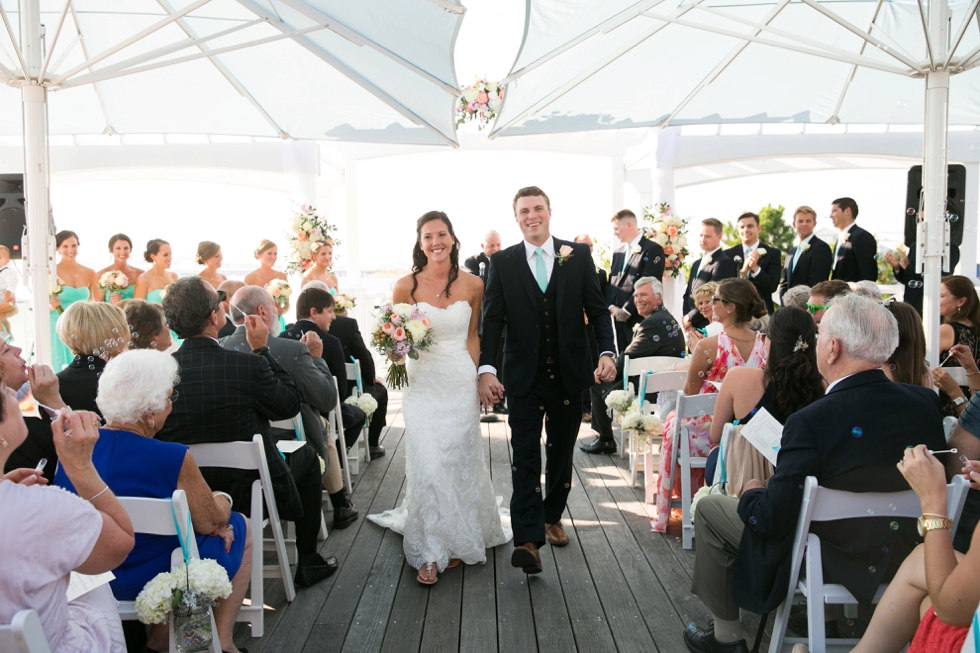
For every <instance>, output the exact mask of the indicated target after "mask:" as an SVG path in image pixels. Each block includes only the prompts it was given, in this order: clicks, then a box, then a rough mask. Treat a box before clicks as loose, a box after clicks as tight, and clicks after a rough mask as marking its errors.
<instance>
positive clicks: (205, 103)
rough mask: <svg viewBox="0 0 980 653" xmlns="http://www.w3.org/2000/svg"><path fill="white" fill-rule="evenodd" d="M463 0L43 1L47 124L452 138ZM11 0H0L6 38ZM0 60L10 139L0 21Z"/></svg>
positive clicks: (13, 117) (58, 130)
mask: <svg viewBox="0 0 980 653" xmlns="http://www.w3.org/2000/svg"><path fill="white" fill-rule="evenodd" d="M459 2H460V0H387V1H375V2H365V1H364V0H210V1H209V0H126V1H125V2H120V1H119V0H70V1H69V0H41V12H42V22H43V24H44V25H45V29H46V42H47V44H48V45H49V46H50V44H51V43H54V48H53V52H52V53H51V54H50V56H49V57H48V61H49V64H48V68H47V69H46V74H45V80H46V82H47V83H48V84H49V86H50V88H52V90H53V92H51V93H49V96H48V100H49V122H50V133H51V134H102V133H109V134H113V133H115V134H146V133H154V134H157V133H164V134H166V133H171V134H212V135H237V136H270V137H283V138H286V137H288V138H296V139H317V140H331V139H339V140H358V141H369V142H394V143H419V144H426V143H428V144H445V143H449V144H453V145H455V144H456V130H455V125H454V114H453V108H454V107H453V103H454V101H455V99H456V97H457V96H458V90H457V88H458V84H457V82H456V75H455V71H454V67H453V46H454V44H455V40H456V35H457V32H458V30H459V26H460V23H461V21H462V17H463V11H464V10H463V8H462V6H461V5H460V4H459ZM18 4H19V2H18V0H0V7H2V8H3V9H4V11H5V13H6V16H7V20H8V22H9V23H10V25H11V28H12V30H13V31H14V35H15V37H17V26H18V23H19V19H20V17H19V15H18ZM66 7H67V11H66V12H65V19H64V22H63V25H62V27H61V30H60V32H58V35H57V38H56V39H55V33H56V32H57V26H58V25H59V22H60V19H61V16H62V12H63V10H65V8H66ZM175 14H176V15H180V17H179V18H177V19H176V20H171V21H170V22H169V23H167V24H166V25H164V26H162V27H159V24H160V23H161V21H165V20H167V19H168V17H173V16H174V15H175ZM181 14H182V15H181ZM154 27H159V28H158V29H154ZM141 32H148V33H146V34H145V35H144V36H142V38H139V39H138V40H135V41H134V42H133V43H131V44H130V45H128V46H127V47H124V48H122V49H119V50H118V51H116V52H114V53H111V54H109V55H108V56H105V57H104V58H103V57H101V55H102V54H104V53H107V52H110V51H112V50H113V49H115V48H117V47H118V46H119V45H120V44H122V43H125V42H126V41H127V40H130V39H132V38H133V37H135V36H138V35H140V33H141ZM17 38H18V39H19V37H17ZM242 46H245V47H242ZM215 51H217V52H218V53H217V54H213V53H214V52H215ZM46 54H47V53H46ZM165 62H166V63H167V65H161V64H162V63H165ZM0 66H2V67H0V81H3V82H6V83H7V86H8V87H9V88H8V89H6V90H3V89H2V87H0V135H5V134H6V135H11V134H19V133H21V129H22V125H21V110H20V104H21V94H20V92H19V91H18V90H17V89H16V88H14V87H15V86H16V85H17V81H16V79H14V80H13V81H11V80H8V79H4V71H5V70H6V72H13V76H14V77H23V73H22V72H21V65H20V63H19V61H18V57H17V54H16V50H15V48H14V46H13V44H12V43H11V38H10V36H9V35H8V33H7V30H6V29H5V28H4V26H3V25H0ZM131 71H135V72H131ZM127 73H128V74H127Z"/></svg>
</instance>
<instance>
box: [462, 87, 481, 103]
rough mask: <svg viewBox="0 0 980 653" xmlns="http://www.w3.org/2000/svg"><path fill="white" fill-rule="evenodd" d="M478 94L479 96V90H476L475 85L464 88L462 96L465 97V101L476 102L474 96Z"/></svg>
mask: <svg viewBox="0 0 980 653" xmlns="http://www.w3.org/2000/svg"><path fill="white" fill-rule="evenodd" d="M479 96H480V91H479V90H477V89H476V88H475V87H474V88H468V89H466V92H465V93H464V94H463V97H465V98H466V101H467V102H476V98H477V97H479Z"/></svg>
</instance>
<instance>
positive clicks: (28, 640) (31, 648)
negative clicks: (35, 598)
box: [0, 610, 51, 653]
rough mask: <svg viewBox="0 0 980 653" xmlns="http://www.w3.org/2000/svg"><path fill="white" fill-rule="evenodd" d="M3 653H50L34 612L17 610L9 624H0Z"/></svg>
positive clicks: (0, 647)
mask: <svg viewBox="0 0 980 653" xmlns="http://www.w3.org/2000/svg"><path fill="white" fill-rule="evenodd" d="M0 651H2V652H3V653H51V647H50V646H48V638H47V637H46V636H45V635H44V630H43V629H42V628H41V619H40V618H39V617H38V616H37V612H35V611H34V610H19V611H18V612H17V614H15V615H14V618H13V619H12V620H11V621H10V623H9V624H0Z"/></svg>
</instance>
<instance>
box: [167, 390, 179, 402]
mask: <svg viewBox="0 0 980 653" xmlns="http://www.w3.org/2000/svg"><path fill="white" fill-rule="evenodd" d="M179 396H180V395H179V394H177V391H176V390H173V391H172V392H171V393H170V396H169V397H167V401H169V402H170V403H174V402H175V401H177V397H179Z"/></svg>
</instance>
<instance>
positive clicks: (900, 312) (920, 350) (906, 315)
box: [881, 300, 966, 403]
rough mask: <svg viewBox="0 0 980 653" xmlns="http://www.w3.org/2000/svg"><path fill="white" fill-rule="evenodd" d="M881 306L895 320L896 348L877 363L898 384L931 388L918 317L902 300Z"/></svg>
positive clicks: (920, 322) (920, 323)
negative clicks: (880, 363) (896, 331)
mask: <svg viewBox="0 0 980 653" xmlns="http://www.w3.org/2000/svg"><path fill="white" fill-rule="evenodd" d="M884 307H885V308H887V309H888V310H889V312H890V313H891V314H892V315H893V316H895V321H896V322H898V347H896V348H895V351H893V352H892V355H891V356H889V357H888V360H887V361H885V364H884V365H882V366H881V369H882V370H883V371H884V372H885V376H887V377H888V378H889V379H891V380H892V381H898V382H899V383H909V384H911V385H921V386H922V387H923V388H932V378H930V376H929V369H928V368H927V367H926V335H925V333H924V332H923V330H922V318H920V317H919V314H918V313H917V312H916V310H915V309H914V308H912V306H910V305H909V304H906V303H905V302H895V301H891V300H889V301H887V302H885V303H884ZM947 376H948V375H947ZM954 385H955V384H954ZM965 401H966V400H964V403H965Z"/></svg>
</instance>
